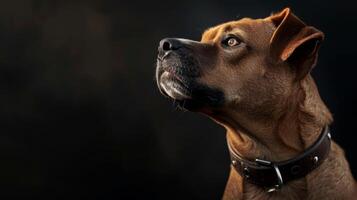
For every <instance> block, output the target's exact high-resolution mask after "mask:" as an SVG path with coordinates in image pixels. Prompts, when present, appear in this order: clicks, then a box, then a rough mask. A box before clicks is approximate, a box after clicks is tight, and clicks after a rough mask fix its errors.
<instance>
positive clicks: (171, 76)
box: [156, 8, 357, 200]
mask: <svg viewBox="0 0 357 200" xmlns="http://www.w3.org/2000/svg"><path fill="white" fill-rule="evenodd" d="M323 40H324V34H323V33H322V32H321V31H320V30H318V29H316V28H314V27H312V26H308V25H306V24H305V23H304V22H303V21H302V20H300V19H299V18H298V17H297V16H295V15H294V14H293V13H292V12H291V10H290V9H289V8H285V9H284V10H282V11H280V12H278V13H275V14H272V15H270V16H269V17H266V18H262V19H251V18H243V19H240V20H238V21H231V22H227V23H223V24H220V25H218V26H215V27H213V28H209V29H208V30H206V31H205V32H204V33H203V35H202V38H201V41H192V40H187V39H180V38H165V39H163V40H161V41H160V44H159V48H158V56H157V67H156V80H157V85H158V88H159V90H160V92H161V93H162V94H163V95H165V96H167V97H169V98H171V99H173V100H174V101H175V102H176V103H177V104H178V106H179V107H181V108H182V109H185V110H189V111H192V112H197V113H201V114H204V115H206V116H208V117H209V118H211V119H213V120H214V121H215V122H217V123H218V124H220V125H222V126H223V127H224V128H225V129H226V130H227V134H226V137H227V144H228V148H229V152H230V154H231V159H232V163H231V171H230V175H229V178H228V182H227V185H226V188H225V191H224V194H223V199H284V200H286V199H319V200H320V199H357V196H356V195H357V192H356V191H357V189H356V188H357V186H356V182H355V180H354V178H353V176H352V174H351V171H350V168H349V164H348V162H347V161H346V159H345V156H344V151H343V150H342V149H341V148H340V147H339V146H338V145H337V144H336V143H335V142H333V140H332V139H331V134H330V132H329V129H328V126H329V125H330V124H331V123H332V121H333V119H332V115H331V113H330V111H329V110H328V108H327V107H326V105H325V104H324V103H323V101H322V100H321V98H320V96H319V92H318V90H317V87H316V85H315V83H314V80H313V78H312V76H311V75H310V71H311V69H312V68H313V67H314V66H315V64H316V61H317V57H318V51H319V48H320V44H321V42H322V41H323Z"/></svg>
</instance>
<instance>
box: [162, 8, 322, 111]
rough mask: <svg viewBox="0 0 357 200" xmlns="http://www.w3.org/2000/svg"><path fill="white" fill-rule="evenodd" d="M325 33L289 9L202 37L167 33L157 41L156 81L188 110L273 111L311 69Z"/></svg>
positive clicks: (228, 25)
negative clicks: (178, 36)
mask: <svg viewBox="0 0 357 200" xmlns="http://www.w3.org/2000/svg"><path fill="white" fill-rule="evenodd" d="M323 37H324V36H323V33H322V32H320V31H319V30H317V29H315V28H314V27H311V26H307V25H306V24H305V23H304V22H302V21H301V20H300V19H299V18H297V17H296V16H295V15H293V14H292V13H291V11H290V10H289V9H288V8H287V9H284V10H283V11H281V12H280V13H277V14H274V15H271V16H269V17H267V18H264V19H249V18H244V19H241V20H239V21H232V22H228V23H224V24H221V25H218V26H216V27H213V28H210V29H208V30H207V31H205V32H204V33H203V35H202V38H201V41H200V42H198V41H192V40H186V39H178V38H166V39H163V40H162V41H161V42H160V45H159V54H158V59H157V60H158V61H157V69H156V79H157V84H158V87H159V89H160V91H161V92H162V93H163V94H164V95H166V96H168V97H170V98H172V99H174V100H175V101H176V102H178V103H179V104H180V105H181V106H182V107H183V108H186V109H188V110H194V111H204V112H211V111H212V110H215V109H220V108H223V107H227V106H228V107H229V106H230V105H234V107H235V108H239V107H242V108H244V109H245V110H250V111H251V112H255V111H256V110H257V109H260V108H261V109H260V110H264V111H267V112H270V111H272V108H273V107H274V106H275V105H277V104H280V103H282V102H283V101H284V100H285V99H286V98H288V97H289V95H290V94H291V90H292V88H293V87H294V84H295V83H297V82H298V81H300V80H302V79H304V78H305V77H306V75H307V74H308V73H309V72H310V70H311V68H312V67H313V66H314V64H315V62H316V59H317V52H318V48H319V45H320V42H321V41H322V40H323ZM270 108H271V109H270Z"/></svg>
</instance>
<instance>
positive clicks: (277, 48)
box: [268, 8, 324, 80]
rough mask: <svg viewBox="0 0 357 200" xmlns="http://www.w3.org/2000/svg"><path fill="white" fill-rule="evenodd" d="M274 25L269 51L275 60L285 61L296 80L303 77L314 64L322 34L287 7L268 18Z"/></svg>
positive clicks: (322, 37)
mask: <svg viewBox="0 0 357 200" xmlns="http://www.w3.org/2000/svg"><path fill="white" fill-rule="evenodd" d="M268 19H269V20H271V21H272V23H273V24H274V26H275V27H276V30H275V32H274V33H273V36H272V38H271V40H270V53H271V56H272V57H273V59H274V60H275V61H278V62H279V61H280V62H281V61H282V62H287V63H288V64H289V65H290V66H292V67H293V69H294V71H295V72H296V78H297V79H298V80H300V79H302V78H304V77H305V76H306V75H307V74H308V73H309V72H310V70H311V69H312V67H313V66H314V65H315V64H316V60H317V54H318V50H319V47H320V43H321V41H322V40H323V39H324V34H323V33H322V32H321V31H319V30H317V29H316V28H314V27H312V26H307V25H306V24H305V23H304V22H302V21H301V20H300V19H299V18H298V17H296V16H295V15H294V14H293V13H292V12H291V11H290V9H289V8H285V9H284V10H283V11H281V12H280V13H278V14H275V15H272V16H270V17H269V18H268Z"/></svg>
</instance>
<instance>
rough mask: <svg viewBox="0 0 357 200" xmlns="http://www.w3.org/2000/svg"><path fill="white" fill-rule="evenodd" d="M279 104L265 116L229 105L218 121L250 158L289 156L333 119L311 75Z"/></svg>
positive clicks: (308, 142) (300, 149) (235, 147)
mask: <svg viewBox="0 0 357 200" xmlns="http://www.w3.org/2000/svg"><path fill="white" fill-rule="evenodd" d="M278 104H279V105H278V107H277V108H276V109H277V110H278V111H276V112H272V114H271V115H270V116H266V115H263V116H265V117H263V118H259V117H257V115H259V112H258V113H254V115H253V116H252V115H251V113H249V112H244V111H242V110H240V109H237V110H235V109H230V110H229V111H226V113H225V114H224V115H220V116H219V120H217V121H219V123H221V124H222V125H223V126H224V127H225V128H226V129H227V140H228V141H229V142H230V143H231V144H232V146H233V149H234V150H235V151H236V153H238V154H240V155H241V156H242V157H244V158H247V159H254V158H264V159H269V160H272V161H281V160H286V159H290V158H293V157H295V156H296V155H298V154H300V153H301V152H303V151H304V150H305V149H306V148H308V147H309V146H310V145H311V144H313V143H314V142H315V140H316V139H317V138H318V136H319V134H320V132H321V130H322V129H323V127H324V126H326V125H328V124H329V123H331V121H332V117H331V114H330V112H329V111H328V109H327V108H326V106H325V104H324V103H323V102H322V100H321V98H320V96H319V93H318V91H317V88H316V85H315V83H314V81H313V79H312V78H311V76H307V77H306V78H305V79H304V80H302V81H301V82H300V83H299V84H297V87H296V88H295V89H294V90H293V91H292V92H291V97H289V98H288V99H287V100H284V102H283V103H278Z"/></svg>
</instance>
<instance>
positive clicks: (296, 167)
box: [228, 126, 331, 192]
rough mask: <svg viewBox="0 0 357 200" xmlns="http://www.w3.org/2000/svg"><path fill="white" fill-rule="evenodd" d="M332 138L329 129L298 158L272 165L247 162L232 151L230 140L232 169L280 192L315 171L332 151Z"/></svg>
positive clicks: (272, 163)
mask: <svg viewBox="0 0 357 200" xmlns="http://www.w3.org/2000/svg"><path fill="white" fill-rule="evenodd" d="M330 146H331V135H330V131H329V128H328V126H326V127H325V128H324V129H323V131H322V133H321V134H320V136H319V138H318V139H317V141H316V142H315V143H314V144H313V145H311V146H310V147H309V148H307V149H306V150H305V151H304V152H303V153H302V154H300V155H298V156H296V157H295V158H292V159H289V160H285V161H280V162H272V161H268V160H262V159H259V158H256V159H255V160H254V161H251V160H246V159H244V158H242V157H241V156H240V155H238V154H237V153H236V152H234V151H233V149H232V146H231V144H230V143H229V141H228V149H229V153H230V156H231V161H232V166H233V167H234V169H235V170H236V171H237V172H238V173H239V174H240V175H241V176H242V177H243V178H244V179H245V180H247V181H248V182H250V183H253V184H255V185H258V186H260V187H263V188H266V189H267V191H268V192H273V191H277V190H279V189H280V188H281V187H282V186H283V185H285V184H286V183H288V182H289V181H292V180H296V179H299V178H302V177H304V176H306V175H307V174H309V173H310V172H311V171H313V170H314V169H316V168H317V167H318V166H320V165H321V163H322V162H323V161H324V160H325V159H326V158H327V156H328V154H329V152H330Z"/></svg>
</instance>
